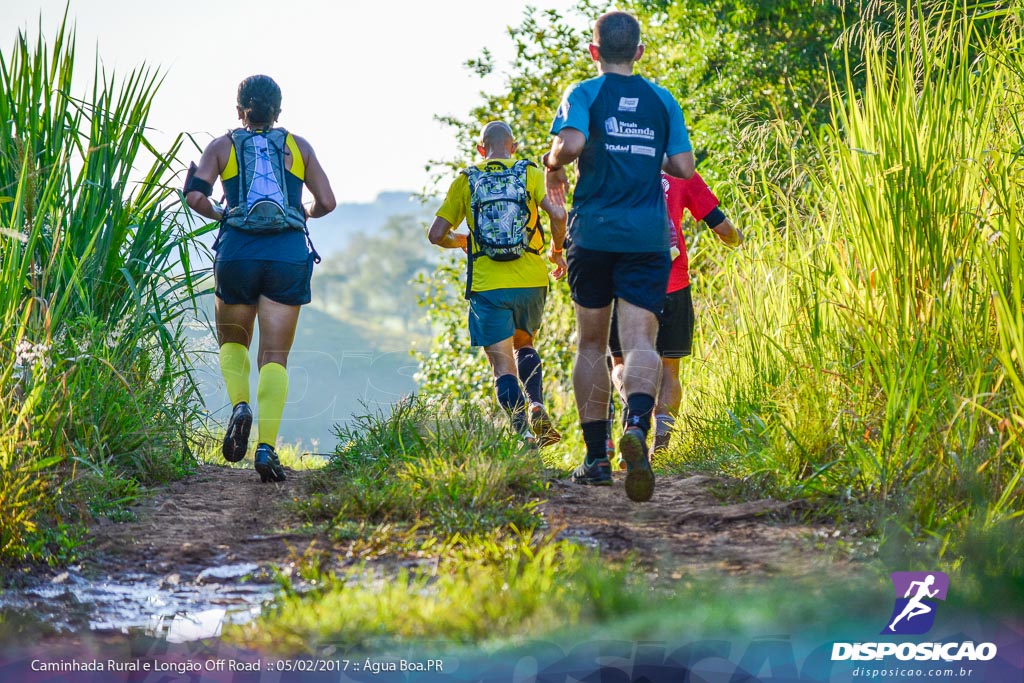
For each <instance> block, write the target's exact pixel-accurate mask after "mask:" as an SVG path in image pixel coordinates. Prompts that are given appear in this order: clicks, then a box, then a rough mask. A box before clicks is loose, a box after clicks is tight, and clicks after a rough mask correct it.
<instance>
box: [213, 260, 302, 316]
mask: <svg viewBox="0 0 1024 683" xmlns="http://www.w3.org/2000/svg"><path fill="white" fill-rule="evenodd" d="M312 278H313V257H312V255H311V256H310V258H309V260H308V261H306V263H286V262H284V261H263V260H244V261H214V263H213V281H214V284H215V291H216V293H217V297H218V298H219V299H220V300H221V301H223V302H224V303H226V304H248V305H255V304H256V303H257V302H258V301H259V298H260V295H263V296H265V297H267V298H268V299H270V300H271V301H276V302H277V303H279V304H284V305H286V306H302V305H303V304H308V303H309V301H310V299H311V298H312V297H311V296H310V289H309V283H310V280H312Z"/></svg>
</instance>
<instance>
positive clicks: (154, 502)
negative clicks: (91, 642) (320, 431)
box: [92, 465, 834, 574]
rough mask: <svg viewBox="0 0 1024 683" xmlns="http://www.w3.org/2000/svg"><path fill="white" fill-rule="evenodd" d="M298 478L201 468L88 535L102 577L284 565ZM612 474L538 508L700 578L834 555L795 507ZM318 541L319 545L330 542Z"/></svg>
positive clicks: (613, 545) (696, 484)
mask: <svg viewBox="0 0 1024 683" xmlns="http://www.w3.org/2000/svg"><path fill="white" fill-rule="evenodd" d="M305 476H308V473H306V472H293V471H289V473H288V480H287V481H285V482H284V483H281V484H262V483H260V482H259V480H258V478H257V477H256V475H255V474H254V473H253V472H252V471H251V470H247V469H233V468H228V467H222V466H217V465H203V466H201V467H200V469H199V471H198V472H197V473H196V474H194V475H192V476H190V477H187V478H185V479H183V480H181V481H178V482H175V483H173V484H171V485H169V486H168V487H167V488H165V489H164V490H162V491H161V492H159V493H158V494H156V495H154V496H153V497H151V498H148V499H146V500H145V501H143V502H142V503H141V504H140V506H139V507H138V508H137V510H136V514H137V520H136V521H133V522H129V523H125V524H114V523H110V522H103V523H100V524H98V525H96V526H94V527H93V528H92V535H93V538H94V543H95V545H94V548H95V550H96V551H97V552H96V557H97V558H98V560H97V561H98V562H101V563H102V565H103V567H104V571H107V572H109V571H112V570H120V571H135V572H143V573H161V572H169V571H175V572H179V573H183V574H185V573H193V572H194V573H198V572H199V571H202V570H203V569H204V568H207V567H213V566H221V565H225V564H233V563H239V562H255V563H259V564H267V563H274V564H283V563H285V562H287V561H288V560H289V559H291V558H293V557H294V554H295V552H298V553H301V552H302V551H303V550H304V549H305V548H306V547H308V546H309V544H310V543H311V542H313V539H312V538H311V537H310V536H309V535H302V534H298V533H294V532H290V531H289V527H290V526H291V527H292V528H294V526H295V524H296V522H297V520H295V519H294V518H292V517H290V515H289V513H288V512H287V506H286V505H285V503H287V502H288V501H290V500H291V499H292V498H294V497H296V496H299V495H302V493H301V491H302V480H303V478H304V477H305ZM622 476H623V475H622V473H621V472H616V473H615V477H616V481H615V485H614V486H612V487H587V486H578V485H575V484H572V483H570V482H568V481H566V480H555V481H552V482H551V488H550V490H549V497H548V501H547V502H546V503H544V505H543V506H542V507H541V510H542V512H543V514H544V516H545V518H546V519H547V522H548V524H549V525H550V526H551V527H553V528H564V531H563V535H564V536H565V537H567V538H576V539H578V540H580V542H583V543H586V544H588V545H592V546H596V547H597V548H598V549H599V550H600V551H601V552H602V553H607V554H610V555H621V554H624V553H626V552H633V553H635V554H636V555H637V556H638V557H639V559H640V561H641V562H643V563H644V564H645V565H647V566H648V567H650V568H652V569H657V570H668V571H669V573H670V574H674V573H677V572H683V573H688V574H692V573H696V572H700V571H706V570H712V571H725V572H730V573H774V572H777V571H786V572H788V573H792V572H796V573H797V574H802V573H804V572H809V571H813V570H814V569H815V568H820V567H821V566H822V565H823V564H831V563H833V562H834V558H831V557H829V556H827V555H826V554H824V553H822V552H820V551H816V550H814V549H813V545H814V543H815V540H820V539H821V538H822V537H823V536H826V535H828V534H829V533H830V532H831V529H827V528H825V527H823V526H815V525H808V524H801V523H797V522H794V521H793V520H794V518H795V517H796V515H795V514H794V513H795V512H797V510H796V509H795V506H794V504H792V503H782V502H779V501H774V500H757V501H746V502H742V503H733V504H727V503H723V502H721V500H720V496H719V495H717V494H716V490H717V489H719V488H720V487H721V486H723V485H725V484H726V483H727V482H726V481H725V480H723V479H719V478H716V477H709V476H699V475H698V476H683V475H675V476H662V477H659V478H658V480H657V488H656V490H655V494H654V498H653V499H652V500H651V501H649V502H647V503H642V504H637V503H633V502H631V501H629V500H628V499H627V498H626V496H625V492H624V490H623V488H622ZM329 546H330V544H329V543H324V544H322V545H321V547H325V548H326V547H329Z"/></svg>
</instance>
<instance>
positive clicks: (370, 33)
mask: <svg viewBox="0 0 1024 683" xmlns="http://www.w3.org/2000/svg"><path fill="white" fill-rule="evenodd" d="M66 2H67V0H3V1H2V2H0V51H2V52H3V53H4V54H9V52H10V48H11V45H12V44H13V41H14V38H15V36H16V34H17V31H18V30H19V29H25V28H27V29H28V31H29V35H30V36H32V37H33V38H34V37H35V36H36V35H37V33H38V28H37V27H38V24H39V20H40V16H42V25H43V32H44V36H46V37H50V36H52V35H53V34H54V28H55V27H56V26H57V25H58V23H59V21H60V18H61V17H62V15H63V11H64V6H65V4H66ZM69 4H70V11H69V14H70V16H71V17H73V18H74V21H75V24H76V26H77V33H78V55H77V62H78V64H77V66H78V68H79V69H81V74H82V75H83V76H85V78H86V79H88V76H89V74H91V71H92V64H93V56H94V48H96V47H97V46H98V49H99V54H100V58H101V59H102V61H103V64H104V65H105V66H106V67H107V69H108V70H109V69H116V70H117V71H118V72H121V73H125V72H127V71H128V70H130V69H132V68H134V67H136V66H139V65H140V64H142V63H143V62H145V63H147V64H150V65H153V66H158V67H160V68H161V69H162V70H163V72H164V74H165V80H164V83H163V86H162V87H161V89H160V91H159V94H158V95H157V99H156V101H155V103H154V107H153V111H152V114H151V118H150V126H152V127H153V128H154V129H155V131H154V132H153V133H152V135H151V137H152V138H153V140H154V142H155V143H156V144H157V147H158V148H162V147H165V146H167V145H168V144H169V143H170V141H171V140H173V138H174V136H175V135H176V134H177V133H179V132H181V131H188V132H192V133H194V134H195V137H196V139H197V140H198V141H199V142H200V144H202V145H204V146H205V144H206V143H207V142H208V141H209V140H210V139H211V136H212V135H214V134H221V133H223V132H225V131H226V130H228V129H229V128H231V127H234V125H235V124H236V123H237V120H236V116H235V108H234V107H235V95H236V92H237V88H238V82H239V81H240V80H242V78H244V77H245V76H248V75H250V74H254V73H266V74H269V75H270V76H272V77H273V78H274V79H275V80H276V81H277V82H278V84H279V85H280V86H281V90H282V93H283V101H282V113H281V118H280V120H279V124H280V125H282V126H284V127H286V128H288V129H289V130H292V131H294V132H296V133H297V134H299V135H302V136H304V137H306V138H307V139H308V140H309V141H310V142H311V143H312V144H313V147H314V149H315V150H316V152H317V155H318V156H319V157H320V160H321V163H322V164H323V166H324V168H325V169H326V170H327V172H328V175H329V176H330V178H331V183H332V185H333V187H334V191H335V194H336V195H337V196H338V199H339V200H340V201H368V200H371V199H373V197H375V196H376V194H377V193H378V192H380V191H382V190H393V189H402V190H419V189H422V188H423V187H424V185H425V184H426V182H427V175H426V172H425V171H424V166H425V164H426V163H427V161H428V160H429V159H431V158H441V157H451V156H452V155H453V154H454V149H455V146H454V143H453V141H452V140H451V131H450V130H448V129H446V128H444V127H443V126H441V125H440V124H438V123H436V122H435V121H434V120H433V118H432V117H433V115H434V114H454V115H458V116H464V115H465V114H466V113H467V112H468V111H469V109H470V108H471V107H472V106H473V105H475V104H477V103H478V102H479V97H478V93H479V91H480V90H481V88H482V87H483V85H484V84H482V83H481V81H480V80H478V79H477V78H476V77H475V76H473V75H472V74H471V73H470V72H469V71H468V70H466V69H465V68H464V67H463V66H462V65H463V63H464V62H465V61H466V60H467V59H469V58H472V57H476V56H478V55H479V54H480V52H481V49H482V48H483V47H485V46H487V47H489V48H490V49H491V51H492V52H493V53H494V55H495V57H496V59H497V63H498V64H499V67H500V66H501V65H503V64H505V63H507V61H508V60H509V58H510V57H511V55H512V48H511V40H510V39H509V38H508V35H507V32H506V27H507V26H509V25H512V24H518V23H519V20H520V18H521V17H522V12H523V9H524V7H525V6H526V5H527V4H530V5H533V6H535V7H538V8H556V9H559V10H562V11H563V12H564V11H566V10H568V9H569V8H571V7H572V6H573V5H574V2H572V0H532V1H531V2H529V3H527V2H525V1H524V0H500V1H493V0H477V1H476V2H474V1H473V0H439V1H436V2H415V1H412V0H388V1H384V2H372V1H369V2H350V1H349V2H346V1H344V0H336V1H333V2H332V1H329V0H293V1H292V2H281V1H279V0H278V1H276V2H268V1H267V0H249V1H248V2H225V1H223V0H211V1H210V2H205V3H203V2H201V3H189V2H186V3H181V2H153V1H152V0H138V1H136V2H132V1H130V0H70V3H69ZM500 70H502V69H501V68H499V71H500ZM501 83H502V81H501V80H500V79H498V78H492V79H491V81H490V83H488V84H486V85H487V87H492V88H496V87H501ZM86 84H87V80H80V81H79V83H78V85H79V88H80V92H84V88H85V87H86ZM161 143H163V144H161ZM190 156H194V157H195V159H196V160H198V157H199V153H198V151H197V152H195V153H192V152H186V153H185V154H183V157H184V158H185V159H188V158H189V157H190Z"/></svg>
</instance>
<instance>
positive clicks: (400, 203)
mask: <svg viewBox="0 0 1024 683" xmlns="http://www.w3.org/2000/svg"><path fill="white" fill-rule="evenodd" d="M438 206H440V201H438V200H431V201H428V202H427V203H426V204H423V203H421V202H420V200H419V199H418V198H417V196H416V195H414V194H413V193H411V192H381V193H380V194H379V195H377V199H376V200H375V201H373V202H372V203H369V204H338V208H336V209H335V210H334V211H333V212H332V213H330V214H328V215H326V216H324V217H323V218H317V219H314V220H311V221H310V222H309V234H310V236H311V237H312V239H313V244H315V245H316V249H317V251H318V252H320V254H321V255H324V256H326V255H328V254H331V253H333V252H335V251H340V250H341V249H343V248H345V246H346V245H347V244H348V242H349V240H351V239H352V237H353V236H355V235H359V234H361V233H362V234H368V233H372V232H374V231H375V230H377V229H378V228H380V227H381V226H383V225H384V223H386V222H387V220H388V218H390V217H392V216H402V215H410V216H415V217H416V218H417V219H418V220H421V221H424V222H426V221H429V220H431V218H432V217H433V215H434V212H435V211H436V210H437V207H438Z"/></svg>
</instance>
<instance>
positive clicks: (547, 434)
mask: <svg viewBox="0 0 1024 683" xmlns="http://www.w3.org/2000/svg"><path fill="white" fill-rule="evenodd" d="M529 416H530V429H532V430H533V433H534V434H536V435H537V440H538V441H539V443H540V445H541V446H550V445H552V444H556V443H558V442H559V441H561V440H562V435H561V434H559V433H558V430H557V429H555V425H554V423H553V422H552V421H551V416H550V415H548V411H546V410H544V406H543V405H542V404H540V403H534V404H532V405H531V406H530V412H529Z"/></svg>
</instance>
